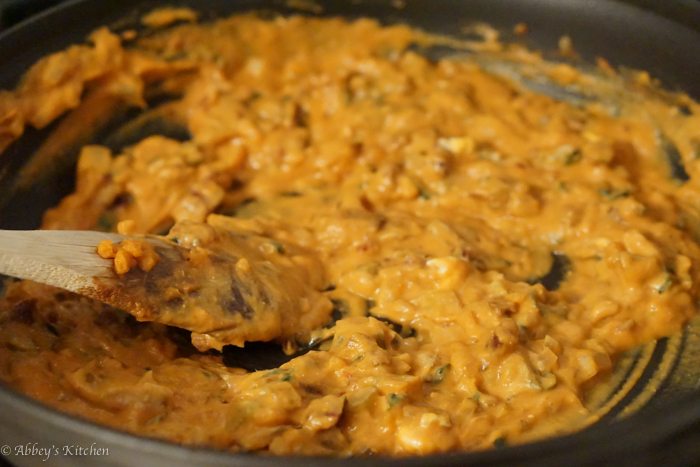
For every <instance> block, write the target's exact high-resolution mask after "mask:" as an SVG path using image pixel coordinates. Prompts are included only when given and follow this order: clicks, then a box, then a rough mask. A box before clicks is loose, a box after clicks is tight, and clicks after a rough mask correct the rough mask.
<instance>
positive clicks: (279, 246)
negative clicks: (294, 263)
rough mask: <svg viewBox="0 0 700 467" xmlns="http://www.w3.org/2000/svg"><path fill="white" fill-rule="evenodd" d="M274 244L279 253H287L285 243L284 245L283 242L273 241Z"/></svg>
mask: <svg viewBox="0 0 700 467" xmlns="http://www.w3.org/2000/svg"><path fill="white" fill-rule="evenodd" d="M272 244H273V245H274V247H275V251H276V252H277V253H279V254H280V255H283V254H285V253H286V250H285V249H284V245H282V244H281V243H279V242H272Z"/></svg>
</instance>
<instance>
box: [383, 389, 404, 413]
mask: <svg viewBox="0 0 700 467" xmlns="http://www.w3.org/2000/svg"><path fill="white" fill-rule="evenodd" d="M403 397H404V396H402V395H401V394H396V393H393V392H392V393H391V394H389V395H388V396H386V400H387V402H388V403H389V408H390V409H391V408H393V407H395V406H397V405H398V404H400V403H401V401H403Z"/></svg>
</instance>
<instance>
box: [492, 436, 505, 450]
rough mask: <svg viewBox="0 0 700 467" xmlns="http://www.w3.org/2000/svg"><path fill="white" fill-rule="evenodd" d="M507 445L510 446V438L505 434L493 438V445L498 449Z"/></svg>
mask: <svg viewBox="0 0 700 467" xmlns="http://www.w3.org/2000/svg"><path fill="white" fill-rule="evenodd" d="M507 446H508V440H507V439H506V438H505V437H503V436H499V437H498V438H496V439H494V440H493V447H495V448H497V449H501V448H505V447H507Z"/></svg>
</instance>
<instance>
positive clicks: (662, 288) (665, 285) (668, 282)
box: [654, 273, 673, 294]
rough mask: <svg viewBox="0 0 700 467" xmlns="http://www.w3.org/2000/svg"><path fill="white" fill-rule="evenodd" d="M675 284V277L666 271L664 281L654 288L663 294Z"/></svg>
mask: <svg viewBox="0 0 700 467" xmlns="http://www.w3.org/2000/svg"><path fill="white" fill-rule="evenodd" d="M672 285H673V277H672V276H671V274H668V273H666V276H665V277H664V281H663V282H661V283H660V284H657V285H656V286H654V289H655V290H656V292H657V293H659V294H662V293H664V292H666V291H667V290H668V289H670V288H671V286H672Z"/></svg>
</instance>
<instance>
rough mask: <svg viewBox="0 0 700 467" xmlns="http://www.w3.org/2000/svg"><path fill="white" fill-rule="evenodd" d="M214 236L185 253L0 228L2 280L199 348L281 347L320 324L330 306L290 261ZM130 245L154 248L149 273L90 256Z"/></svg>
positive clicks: (101, 236)
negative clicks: (63, 294)
mask: <svg viewBox="0 0 700 467" xmlns="http://www.w3.org/2000/svg"><path fill="white" fill-rule="evenodd" d="M217 235H218V236H217V241H216V242H213V243H212V244H211V245H207V246H206V247H199V246H197V247H194V248H193V247H190V248H184V247H182V246H180V245H178V244H176V243H175V242H173V241H171V240H169V239H167V238H165V237H159V236H140V237H127V236H123V235H119V234H115V233H103V232H88V231H51V230H36V231H8V230H0V274H5V275H9V276H14V277H18V278H21V279H29V280H33V281H36V282H41V283H44V284H48V285H52V286H55V287H60V288H62V289H65V290H69V291H71V292H75V293H77V294H80V295H85V296H87V297H91V298H94V299H97V300H99V301H101V302H104V303H107V304H109V305H112V306H114V307H117V308H120V309H122V310H124V311H126V312H128V313H130V314H132V315H133V316H135V317H136V319H138V320H139V321H156V322H159V323H163V324H167V325H171V326H176V327H179V328H183V329H187V330H190V331H192V343H193V344H194V345H195V347H197V348H198V349H199V350H207V349H210V348H216V349H219V350H221V348H222V347H223V346H224V345H226V344H234V345H237V346H241V347H242V346H243V345H244V343H245V342H248V341H270V340H278V341H287V342H289V341H291V340H295V338H297V337H299V336H302V335H304V334H305V333H307V332H310V331H311V330H312V329H313V328H316V327H319V326H321V325H323V324H324V323H325V321H327V320H328V317H329V315H330V310H331V307H332V305H331V304H330V301H329V300H328V299H327V298H326V297H325V296H323V295H321V293H320V292H319V291H318V290H315V289H314V288H313V287H311V286H310V285H309V284H308V281H307V280H306V278H305V276H304V274H303V272H304V271H302V270H301V269H300V267H299V266H298V265H297V264H295V263H294V262H293V261H292V259H289V258H280V259H278V260H276V259H275V258H268V257H264V256H260V254H261V253H259V252H258V251H257V250H256V249H255V248H252V247H251V246H250V245H256V244H255V243H250V236H246V235H244V234H239V233H231V232H224V233H221V232H219V233H218V234H217ZM128 238H132V239H138V240H140V241H145V242H148V243H149V244H150V245H152V246H153V248H154V250H155V252H156V253H157V255H158V257H159V260H158V262H157V263H156V265H155V266H154V267H153V268H152V269H150V270H149V271H144V270H141V269H139V268H138V267H135V268H132V269H130V270H129V271H128V272H127V273H125V274H117V273H116V272H115V270H114V268H113V261H112V260H110V259H105V258H102V257H100V256H99V255H98V254H97V245H98V244H99V243H100V242H101V241H103V240H110V241H112V242H115V243H117V242H122V241H123V240H126V239H128ZM246 242H249V243H246ZM241 264H244V266H245V267H241ZM302 341H303V339H302Z"/></svg>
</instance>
